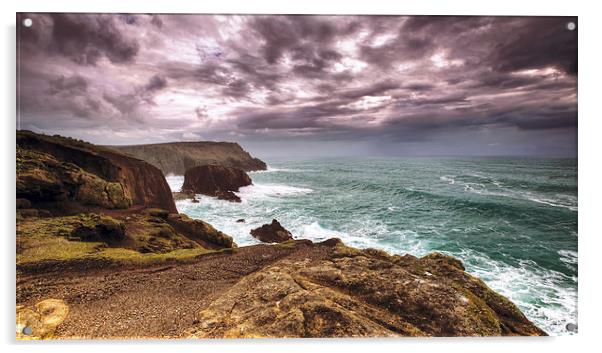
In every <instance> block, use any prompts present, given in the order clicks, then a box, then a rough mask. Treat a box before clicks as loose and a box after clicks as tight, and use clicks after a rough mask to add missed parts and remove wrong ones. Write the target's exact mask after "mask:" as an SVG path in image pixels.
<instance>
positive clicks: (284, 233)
mask: <svg viewBox="0 0 602 353" xmlns="http://www.w3.org/2000/svg"><path fill="white" fill-rule="evenodd" d="M251 235H252V236H253V237H254V238H257V239H259V240H261V241H262V242H264V243H282V242H285V241H287V240H291V239H293V235H292V234H291V232H289V231H288V230H286V229H285V228H284V227H283V226H282V225H281V224H280V223H278V221H277V220H275V219H273V220H272V223H270V224H264V225H262V226H261V227H259V228H255V229H252V230H251Z"/></svg>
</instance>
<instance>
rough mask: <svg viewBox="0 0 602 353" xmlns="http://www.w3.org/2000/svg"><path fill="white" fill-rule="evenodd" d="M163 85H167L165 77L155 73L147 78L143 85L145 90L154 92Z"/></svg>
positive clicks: (163, 86)
mask: <svg viewBox="0 0 602 353" xmlns="http://www.w3.org/2000/svg"><path fill="white" fill-rule="evenodd" d="M165 87H167V80H166V79H165V77H162V76H159V75H155V76H153V77H151V78H150V80H148V83H147V84H146V86H144V90H145V91H147V92H154V91H159V90H162V89H163V88H165Z"/></svg>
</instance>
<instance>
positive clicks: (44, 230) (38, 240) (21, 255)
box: [17, 216, 214, 265]
mask: <svg viewBox="0 0 602 353" xmlns="http://www.w3.org/2000/svg"><path fill="white" fill-rule="evenodd" d="M78 223H81V217H80V216H68V217H54V218H47V219H31V220H30V219H28V220H24V221H20V222H18V224H17V265H25V264H35V263H42V262H46V261H72V260H105V261H107V260H108V261H110V262H113V263H118V264H153V263H162V262H166V261H174V260H176V261H186V260H190V259H193V258H195V257H197V256H199V255H202V254H207V253H210V252H214V250H209V249H205V248H203V247H200V246H197V247H194V248H187V249H176V250H173V251H169V252H162V253H154V252H148V253H141V252H139V251H136V250H133V249H126V248H123V247H108V246H107V244H106V243H103V242H97V241H91V242H87V241H78V240H70V239H68V238H66V237H65V235H66V234H69V233H70V232H71V231H72V230H73V229H74V227H76V226H77V224H78Z"/></svg>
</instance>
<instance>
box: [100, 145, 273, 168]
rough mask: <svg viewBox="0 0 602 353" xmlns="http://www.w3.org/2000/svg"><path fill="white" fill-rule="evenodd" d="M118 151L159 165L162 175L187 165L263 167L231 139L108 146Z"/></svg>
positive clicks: (263, 165) (262, 164)
mask: <svg viewBox="0 0 602 353" xmlns="http://www.w3.org/2000/svg"><path fill="white" fill-rule="evenodd" d="M111 148H114V149H116V150H118V151H121V152H125V153H128V154H130V155H132V156H134V157H136V158H140V159H142V160H145V161H147V162H149V163H150V164H152V165H154V166H156V167H157V168H159V169H161V171H163V173H164V174H165V175H167V174H176V175H184V172H186V170H187V169H190V168H192V167H195V166H199V165H205V164H217V165H222V166H225V167H233V168H238V169H242V170H244V171H247V172H249V171H255V170H265V169H267V166H266V164H265V163H264V162H263V161H261V160H259V159H257V158H253V157H252V156H251V155H250V154H249V153H248V152H246V151H245V150H243V149H242V147H240V145H239V144H237V143H232V142H209V141H202V142H171V143H160V144H150V145H133V146H111Z"/></svg>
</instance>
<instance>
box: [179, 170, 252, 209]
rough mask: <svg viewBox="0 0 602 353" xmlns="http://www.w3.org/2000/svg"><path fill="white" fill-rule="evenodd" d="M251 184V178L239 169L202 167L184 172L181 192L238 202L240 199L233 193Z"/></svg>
mask: <svg viewBox="0 0 602 353" xmlns="http://www.w3.org/2000/svg"><path fill="white" fill-rule="evenodd" d="M251 183H252V182H251V178H250V177H249V176H248V175H247V173H245V172H244V171H243V170H241V169H237V168H230V167H224V166H221V165H202V166H198V167H193V168H190V169H188V170H186V173H184V184H183V185H182V192H183V193H189V194H190V193H192V194H203V195H207V196H214V197H217V198H218V199H221V200H227V201H233V202H240V201H241V200H240V198H239V197H238V196H237V195H236V194H234V192H233V191H238V189H239V188H240V187H243V186H247V185H251Z"/></svg>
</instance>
